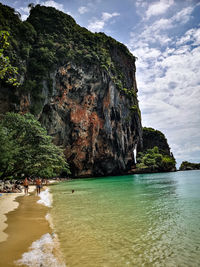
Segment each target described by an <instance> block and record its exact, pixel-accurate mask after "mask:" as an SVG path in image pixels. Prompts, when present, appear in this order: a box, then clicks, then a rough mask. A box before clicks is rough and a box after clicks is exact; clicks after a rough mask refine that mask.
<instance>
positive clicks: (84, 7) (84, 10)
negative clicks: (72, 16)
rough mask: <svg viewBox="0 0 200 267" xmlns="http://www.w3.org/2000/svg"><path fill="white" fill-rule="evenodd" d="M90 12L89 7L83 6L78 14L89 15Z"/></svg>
mask: <svg viewBox="0 0 200 267" xmlns="http://www.w3.org/2000/svg"><path fill="white" fill-rule="evenodd" d="M88 11H89V9H88V7H86V6H81V7H79V9H78V12H79V13H80V14H81V15H82V14H84V13H87V12H88Z"/></svg>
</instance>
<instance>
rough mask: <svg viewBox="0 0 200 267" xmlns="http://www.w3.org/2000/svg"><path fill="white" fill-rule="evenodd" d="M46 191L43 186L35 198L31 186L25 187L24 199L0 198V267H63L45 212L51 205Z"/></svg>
mask: <svg viewBox="0 0 200 267" xmlns="http://www.w3.org/2000/svg"><path fill="white" fill-rule="evenodd" d="M54 182H55V181H51V182H50V183H49V185H52V183H54ZM49 191H50V190H49V186H46V185H45V186H44V187H43V189H42V191H41V194H40V196H36V195H35V186H34V185H33V186H29V193H30V194H29V195H28V196H26V195H25V194H24V193H2V195H1V196H0V266H4V267H7V266H9V267H11V266H13V267H14V266H20V265H21V266H31V267H37V266H38V267H39V266H52V265H51V264H50V262H53V263H54V265H53V266H57V267H60V266H63V267H64V266H65V264H64V263H63V260H62V255H61V252H60V245H59V240H58V238H57V235H56V234H54V228H53V223H52V218H51V215H50V213H49V207H50V206H51V202H52V194H51V193H50V192H49ZM19 196H21V198H19ZM48 199H49V200H48ZM48 201H49V202H48ZM48 262H49V263H48ZM41 263H42V264H41Z"/></svg>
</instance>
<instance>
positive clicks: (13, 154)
mask: <svg viewBox="0 0 200 267" xmlns="http://www.w3.org/2000/svg"><path fill="white" fill-rule="evenodd" d="M0 148H1V154H0V177H1V178H5V177H12V176H13V175H15V176H18V177H20V176H21V175H22V174H25V175H27V176H40V177H53V176H56V175H59V174H60V173H62V172H66V173H70V171H69V166H68V164H67V162H66V160H65V157H64V154H63V152H62V149H61V148H59V147H57V146H55V145H54V144H53V143H52V138H51V137H50V136H48V135H47V132H46V130H45V129H44V128H42V127H41V125H40V123H39V122H38V121H37V120H35V119H34V117H33V115H31V114H25V115H20V114H16V113H7V114H6V115H5V116H4V117H3V119H2V120H1V122H0Z"/></svg>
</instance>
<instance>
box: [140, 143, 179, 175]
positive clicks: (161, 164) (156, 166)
mask: <svg viewBox="0 0 200 267" xmlns="http://www.w3.org/2000/svg"><path fill="white" fill-rule="evenodd" d="M137 162H138V164H137V165H136V167H137V168H138V169H147V168H148V169H150V170H151V171H171V170H172V169H175V168H176V161H175V159H174V157H172V156H169V155H163V154H161V153H160V152H159V149H158V147H156V146H155V147H154V148H152V149H147V150H146V151H145V152H139V153H138V156H137Z"/></svg>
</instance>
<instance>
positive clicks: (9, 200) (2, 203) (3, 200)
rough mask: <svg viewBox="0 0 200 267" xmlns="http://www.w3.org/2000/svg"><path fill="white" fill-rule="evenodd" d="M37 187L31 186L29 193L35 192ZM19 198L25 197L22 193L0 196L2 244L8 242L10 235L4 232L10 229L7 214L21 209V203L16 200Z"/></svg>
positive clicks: (0, 233) (0, 236) (0, 240)
mask: <svg viewBox="0 0 200 267" xmlns="http://www.w3.org/2000/svg"><path fill="white" fill-rule="evenodd" d="M34 190H35V186H34V185H31V186H29V193H32V192H34ZM19 196H25V194H24V192H21V193H1V196H0V243H1V242H3V241H6V239H7V237H8V235H7V234H6V233H5V232H4V231H5V230H6V228H7V227H8V224H7V223H6V222H7V214H8V213H9V212H12V211H14V210H16V209H17V208H18V207H19V202H18V201H16V199H17V198H18V197H19Z"/></svg>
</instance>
